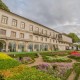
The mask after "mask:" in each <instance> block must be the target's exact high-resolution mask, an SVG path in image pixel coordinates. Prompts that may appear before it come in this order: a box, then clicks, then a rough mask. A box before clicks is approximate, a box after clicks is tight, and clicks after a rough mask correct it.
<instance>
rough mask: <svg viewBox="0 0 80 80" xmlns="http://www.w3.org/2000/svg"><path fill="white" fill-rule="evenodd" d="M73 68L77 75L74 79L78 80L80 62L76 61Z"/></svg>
mask: <svg viewBox="0 0 80 80" xmlns="http://www.w3.org/2000/svg"><path fill="white" fill-rule="evenodd" d="M73 69H74V70H75V72H76V76H75V79H74V80H78V78H79V75H80V63H75V64H74V66H73Z"/></svg>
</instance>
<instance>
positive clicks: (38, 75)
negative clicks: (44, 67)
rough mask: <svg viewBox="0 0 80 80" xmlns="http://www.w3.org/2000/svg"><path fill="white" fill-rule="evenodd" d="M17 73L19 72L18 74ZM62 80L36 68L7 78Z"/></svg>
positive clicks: (15, 79)
mask: <svg viewBox="0 0 80 80" xmlns="http://www.w3.org/2000/svg"><path fill="white" fill-rule="evenodd" d="M16 73H17V72H16ZM46 79H47V80H60V79H58V78H55V77H52V76H50V75H49V74H46V73H44V72H41V71H39V70H36V69H35V68H25V69H24V70H23V71H22V72H21V73H19V74H16V75H15V76H13V77H9V78H6V80H46Z"/></svg>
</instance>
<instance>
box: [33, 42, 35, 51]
mask: <svg viewBox="0 0 80 80" xmlns="http://www.w3.org/2000/svg"><path fill="white" fill-rule="evenodd" d="M34 45H35V44H34V43H33V51H35V49H34Z"/></svg>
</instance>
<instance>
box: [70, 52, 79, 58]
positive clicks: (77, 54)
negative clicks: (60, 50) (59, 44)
mask: <svg viewBox="0 0 80 80" xmlns="http://www.w3.org/2000/svg"><path fill="white" fill-rule="evenodd" d="M71 55H72V56H76V57H80V53H79V52H77V51H74V52H71Z"/></svg>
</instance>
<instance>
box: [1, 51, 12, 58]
mask: <svg viewBox="0 0 80 80" xmlns="http://www.w3.org/2000/svg"><path fill="white" fill-rule="evenodd" d="M0 59H12V58H11V57H10V56H8V55H7V54H6V53H3V52H0Z"/></svg>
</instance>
